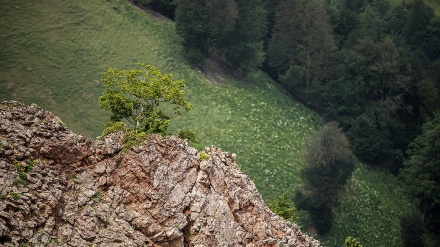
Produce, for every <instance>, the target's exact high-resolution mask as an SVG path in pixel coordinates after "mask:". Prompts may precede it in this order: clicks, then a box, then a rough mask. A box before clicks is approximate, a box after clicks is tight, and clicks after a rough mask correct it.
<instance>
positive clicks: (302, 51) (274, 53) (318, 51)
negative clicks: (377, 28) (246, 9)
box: [268, 0, 336, 100]
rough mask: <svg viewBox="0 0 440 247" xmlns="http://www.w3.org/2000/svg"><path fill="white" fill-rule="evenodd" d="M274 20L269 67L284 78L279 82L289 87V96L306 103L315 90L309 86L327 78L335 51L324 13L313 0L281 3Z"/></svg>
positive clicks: (320, 5)
mask: <svg viewBox="0 0 440 247" xmlns="http://www.w3.org/2000/svg"><path fill="white" fill-rule="evenodd" d="M275 17H276V22H275V26H274V31H273V33H272V39H271V40H270V42H269V49H268V58H269V65H270V66H271V67H272V68H273V69H274V70H275V71H276V73H277V74H278V75H280V76H284V77H283V80H282V82H283V84H285V85H286V86H287V87H288V88H292V89H291V92H292V93H294V94H295V95H296V96H298V97H302V99H308V100H310V99H312V98H311V97H304V96H305V95H307V94H309V95H308V96H311V95H312V91H314V90H316V85H315V86H314V87H313V84H320V83H321V81H322V80H323V79H324V78H326V77H327V76H328V75H329V66H330V64H331V63H332V57H333V53H334V50H335V48H336V45H335V41H334V38H333V36H332V32H333V31H332V27H331V26H330V24H329V23H328V16H327V13H326V11H325V9H324V6H323V5H322V4H321V3H320V2H318V1H315V0H312V1H311V0H282V1H280V4H279V7H278V10H277V12H276V16H275ZM285 75H289V76H287V77H286V76H285ZM304 88H306V89H307V90H304ZM299 90H301V91H299ZM310 90H312V91H310Z"/></svg>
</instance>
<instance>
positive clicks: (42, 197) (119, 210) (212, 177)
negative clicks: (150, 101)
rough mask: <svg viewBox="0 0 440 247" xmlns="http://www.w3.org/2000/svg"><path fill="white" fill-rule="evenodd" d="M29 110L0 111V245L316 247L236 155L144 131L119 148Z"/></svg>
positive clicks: (15, 106)
mask: <svg viewBox="0 0 440 247" xmlns="http://www.w3.org/2000/svg"><path fill="white" fill-rule="evenodd" d="M121 148H122V135H121V134H112V135H110V136H107V137H106V138H105V139H104V140H95V141H92V140H90V139H87V138H84V137H82V136H81V135H77V134H74V133H72V132H71V131H69V130H68V129H67V128H65V127H64V124H63V123H62V121H61V120H60V119H59V118H58V117H57V116H55V115H54V114H52V113H50V112H47V111H44V110H42V109H40V108H39V107H38V106H36V105H30V106H25V105H23V104H20V103H17V102H3V103H2V104H1V105H0V246H1V245H4V246H9V245H12V246H58V245H60V246H310V247H312V246H320V245H319V242H317V241H316V240H314V239H312V238H310V237H308V236H306V235H304V234H303V233H301V231H300V229H299V228H298V227H297V226H296V225H294V224H291V223H289V222H287V221H284V220H282V219H281V218H280V217H278V216H276V215H274V214H273V213H272V212H271V211H270V210H269V209H268V208H267V207H266V205H265V204H264V202H263V200H262V198H261V196H260V195H259V194H258V192H257V190H256V188H255V186H254V184H253V183H252V182H251V181H250V180H249V178H248V177H247V176H246V175H245V174H243V173H242V172H241V171H240V169H239V168H238V166H237V164H236V162H235V156H234V155H230V154H228V153H225V152H222V151H221V150H220V149H218V148H215V147H210V148H206V149H205V150H204V151H203V152H204V153H205V154H207V155H208V156H209V158H207V157H208V156H205V155H204V156H205V157H200V152H198V151H197V150H196V149H194V148H192V147H190V146H188V143H187V142H186V141H183V140H181V139H179V138H177V137H175V136H170V137H161V136H156V135H152V136H149V140H148V141H145V142H143V143H142V144H141V145H140V146H138V147H134V148H131V149H130V150H128V151H127V152H121Z"/></svg>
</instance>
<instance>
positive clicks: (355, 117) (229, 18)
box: [135, 0, 440, 232]
mask: <svg viewBox="0 0 440 247" xmlns="http://www.w3.org/2000/svg"><path fill="white" fill-rule="evenodd" d="M135 2H137V3H138V4H143V5H144V6H150V7H152V8H153V9H154V8H156V10H159V11H162V13H165V14H166V15H167V16H169V17H171V18H174V20H175V22H176V29H177V32H178V33H179V35H180V36H181V38H182V42H183V46H184V48H185V52H186V56H187V58H188V60H189V62H191V63H192V64H194V65H198V66H199V65H203V62H204V61H205V60H206V59H208V58H209V57H211V55H217V57H222V58H223V59H224V60H225V61H227V62H228V63H229V64H231V65H232V66H234V67H235V68H237V70H239V71H241V72H242V73H246V72H248V71H250V70H253V69H257V68H262V69H264V70H265V71H266V72H267V73H268V74H269V75H271V77H273V78H274V79H275V80H277V81H278V82H279V83H280V84H281V85H283V86H284V87H285V89H286V91H288V92H289V93H291V94H292V95H294V97H296V98H297V99H298V100H300V101H302V102H303V103H305V104H306V105H308V106H309V107H311V108H313V109H315V110H316V111H318V112H319V113H321V114H322V115H323V116H324V117H325V118H326V119H328V120H333V121H337V122H339V123H340V126H341V127H342V129H343V130H344V131H345V133H346V134H347V137H348V139H349V141H350V143H351V147H352V149H353V152H354V154H355V155H356V157H357V158H358V159H360V160H361V161H363V162H365V163H367V164H369V165H372V166H381V167H384V168H386V169H388V170H389V171H390V172H392V173H393V174H398V173H400V174H401V176H402V177H403V178H405V180H406V181H408V183H409V184H410V185H411V186H412V187H413V188H414V190H413V191H414V195H415V196H416V198H417V199H420V210H421V211H422V212H423V215H424V217H425V223H426V224H427V225H428V228H430V229H432V230H434V231H437V232H440V226H439V225H438V222H439V220H438V219H439V218H440V213H439V210H438V209H439V208H440V200H439V193H440V189H439V184H440V181H439V180H440V170H439V167H440V166H439V165H438V159H436V158H435V157H437V156H438V153H440V152H439V151H440V143H438V142H439V140H438V138H437V135H438V133H439V132H438V128H439V125H440V122H439V121H438V119H439V114H440V113H439V109H440V91H439V90H440V17H439V16H437V15H435V13H434V11H433V10H432V9H431V8H430V7H429V6H427V5H426V3H425V2H424V1H423V0H412V1H408V2H405V1H403V2H402V3H401V4H400V5H398V6H396V7H391V6H390V4H389V1H388V0H268V1H263V0H247V1H245V0H194V1H186V0H174V1H170V0H142V1H141V0H136V1H135ZM158 6H159V7H160V8H159V7H158ZM164 10H165V11H164ZM410 147H411V148H410Z"/></svg>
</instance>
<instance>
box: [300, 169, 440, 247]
mask: <svg viewBox="0 0 440 247" xmlns="http://www.w3.org/2000/svg"><path fill="white" fill-rule="evenodd" d="M295 203H296V201H295ZM297 206H298V204H297ZM415 210H416V205H415V203H414V199H413V198H411V197H410V196H409V195H408V191H407V186H406V185H405V184H404V183H402V181H401V180H400V179H398V178H397V177H395V176H391V175H390V174H389V172H387V171H385V170H383V169H373V168H371V167H370V166H367V165H363V164H357V166H356V170H355V171H354V172H353V175H352V177H351V179H350V180H349V181H348V182H347V184H346V185H345V186H344V188H343V190H341V191H340V194H339V204H338V207H337V208H335V209H334V223H333V227H332V229H331V230H330V232H329V233H328V234H327V237H324V238H319V240H320V241H321V243H322V245H323V246H342V245H343V244H344V239H345V237H346V236H356V239H358V240H359V241H360V242H361V243H362V244H363V245H364V246H403V241H402V237H401V224H400V219H401V218H402V217H404V216H406V215H411V214H413V212H414V211H415ZM433 246H436V245H433Z"/></svg>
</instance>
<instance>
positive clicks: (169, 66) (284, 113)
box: [0, 0, 414, 247]
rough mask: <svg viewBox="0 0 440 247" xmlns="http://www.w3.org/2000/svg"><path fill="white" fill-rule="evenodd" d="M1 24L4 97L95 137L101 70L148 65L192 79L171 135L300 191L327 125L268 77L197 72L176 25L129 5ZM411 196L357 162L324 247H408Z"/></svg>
mask: <svg viewBox="0 0 440 247" xmlns="http://www.w3.org/2000/svg"><path fill="white" fill-rule="evenodd" d="M0 23H1V25H0V101H3V100H18V101H22V102H25V103H37V104H39V105H40V106H42V107H43V108H45V109H46V110H50V111H53V112H54V113H55V114H57V115H58V116H60V117H61V118H62V119H63V121H64V122H65V123H67V126H68V127H69V128H70V129H72V130H73V131H75V132H77V133H81V134H83V135H85V136H88V137H91V138H94V137H96V136H98V135H100V134H101V131H102V128H103V124H104V123H105V121H106V119H107V117H108V115H107V114H106V113H105V112H104V111H103V110H101V109H99V107H98V100H97V99H98V96H99V95H100V94H101V92H102V90H103V87H102V85H101V81H100V78H101V74H102V73H103V72H104V71H105V70H106V69H107V68H108V67H116V68H124V69H130V68H134V66H135V65H134V64H135V62H138V61H139V62H144V63H147V64H151V65H153V66H156V67H157V68H159V69H160V70H161V71H162V72H163V73H172V74H173V78H174V79H176V80H177V79H184V80H185V81H186V89H185V92H186V99H187V100H188V101H189V102H191V103H192V104H193V106H194V107H193V111H191V112H190V113H186V114H184V115H182V116H179V117H178V118H176V119H174V121H172V124H171V126H170V130H169V131H170V132H176V131H178V130H182V129H190V130H193V131H194V132H195V133H196V135H197V138H198V139H199V141H200V145H203V146H210V145H216V146H218V147H220V148H222V149H223V150H225V151H228V152H234V153H236V154H237V157H238V163H239V165H240V167H241V169H242V170H243V171H244V172H245V173H246V174H248V175H249V176H250V177H251V179H252V180H253V181H254V183H255V184H256V186H257V188H258V190H259V191H260V193H261V194H262V196H263V198H264V199H265V200H266V201H267V200H270V199H272V198H274V197H275V196H277V195H279V194H281V193H282V192H284V191H293V190H294V189H295V188H298V186H300V177H299V171H300V170H301V167H302V166H303V160H302V154H303V152H304V149H305V145H304V141H305V140H307V139H308V138H309V137H310V136H311V135H312V134H313V133H314V132H315V131H316V129H317V128H318V127H319V126H320V125H322V124H323V120H322V119H321V118H319V117H318V116H317V115H315V114H314V113H313V112H312V111H310V110H308V109H307V108H305V107H304V106H303V105H301V104H299V103H298V102H296V101H294V100H292V99H291V98H289V97H287V96H286V95H285V94H284V93H283V91H282V90H280V89H279V87H278V86H277V85H276V84H275V83H274V82H273V81H271V80H270V78H268V77H267V76H266V75H265V74H263V73H262V72H254V73H252V74H250V75H249V76H247V77H246V78H241V77H240V76H234V75H230V74H224V73H222V70H221V69H219V68H217V67H216V66H215V64H214V65H213V66H210V67H208V68H210V69H207V70H206V73H202V72H200V71H198V70H197V69H192V68H191V67H190V66H188V65H187V64H186V63H185V60H184V58H183V55H182V47H181V46H180V43H179V38H178V36H177V35H176V34H175V29H174V24H173V23H172V22H171V21H169V20H167V19H165V18H163V17H160V16H155V15H152V14H148V13H145V12H144V11H142V10H140V9H138V8H136V7H134V6H132V5H131V4H130V3H129V2H128V1H127V0H107V1H105V0H71V1H59V0H40V1H24V0H14V1H12V0H0ZM404 192H405V191H404V189H402V185H401V184H400V182H399V181H398V180H397V179H396V178H395V177H392V176H391V175H389V174H386V173H384V172H381V171H376V170H370V169H368V168H367V167H365V166H363V165H358V167H357V170H356V172H355V174H354V176H353V178H352V179H351V180H350V182H349V184H348V186H346V188H345V190H344V192H343V195H342V199H341V206H340V207H339V208H338V209H337V210H336V220H335V225H334V229H333V230H332V232H331V235H332V236H333V237H329V238H326V239H324V240H323V243H324V244H325V246H342V243H343V239H344V238H345V237H346V236H348V235H352V236H354V237H357V238H358V239H359V240H361V242H363V243H365V244H364V246H365V247H367V246H401V245H400V244H401V242H399V241H400V226H399V224H398V220H399V217H400V216H401V215H404V214H406V213H411V212H412V211H413V210H414V205H413V204H411V202H410V201H409V199H408V198H407V197H406V194H405V193H404ZM305 230H306V229H305Z"/></svg>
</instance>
